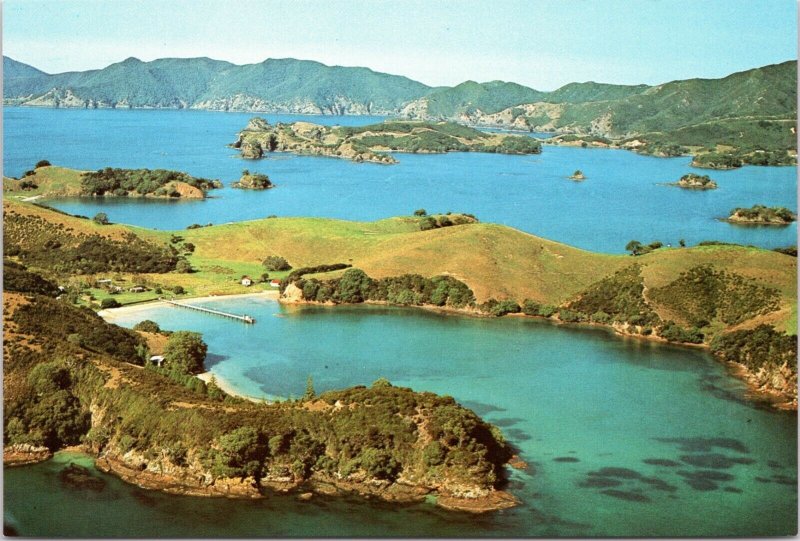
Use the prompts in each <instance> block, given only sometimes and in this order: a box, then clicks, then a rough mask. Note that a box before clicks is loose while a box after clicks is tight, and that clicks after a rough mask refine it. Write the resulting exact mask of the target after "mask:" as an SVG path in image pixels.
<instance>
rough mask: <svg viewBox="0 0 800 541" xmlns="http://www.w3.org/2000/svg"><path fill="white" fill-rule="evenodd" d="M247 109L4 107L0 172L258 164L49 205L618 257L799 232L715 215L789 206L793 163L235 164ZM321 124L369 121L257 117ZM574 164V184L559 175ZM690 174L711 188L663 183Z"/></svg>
mask: <svg viewBox="0 0 800 541" xmlns="http://www.w3.org/2000/svg"><path fill="white" fill-rule="evenodd" d="M251 116H253V115H251V114H246V113H214V112H204V111H116V110H61V109H34V108H13V107H12V108H5V109H4V111H3V119H4V144H5V151H4V156H3V164H4V172H5V174H6V175H13V176H19V175H21V174H22V173H23V172H24V171H25V170H27V169H30V168H32V166H33V164H35V163H36V162H37V161H38V160H40V159H43V158H46V159H48V160H50V161H51V162H52V163H54V164H58V165H64V166H68V167H74V168H78V169H98V168H101V167H106V166H110V167H148V168H151V169H154V168H170V169H178V170H183V171H187V172H189V173H191V174H194V175H198V176H205V177H211V178H219V179H221V180H222V181H223V182H224V183H225V184H226V186H227V185H230V184H231V183H232V182H234V181H236V180H238V178H239V175H240V174H241V171H242V169H243V168H248V169H250V170H251V171H257V172H261V173H266V174H268V175H269V176H270V178H271V179H272V180H273V182H275V183H276V185H277V187H276V188H275V189H272V190H267V191H264V192H253V191H247V190H236V189H231V188H227V187H226V188H224V189H222V190H217V191H214V192H212V195H213V197H212V198H210V199H207V200H205V201H191V202H188V201H183V202H181V201H178V202H169V201H142V200H125V199H112V198H109V199H97V200H85V199H84V200H53V201H50V202H49V203H48V204H51V205H52V206H54V207H56V208H59V209H61V210H64V211H66V212H70V213H73V214H82V215H85V216H94V214H96V213H97V212H101V211H102V212H106V213H107V214H108V215H109V217H110V219H111V220H112V221H115V222H120V223H129V224H135V225H142V226H146V227H155V228H158V229H182V228H185V227H186V226H187V225H190V224H192V223H202V224H205V223H208V222H211V223H215V224H218V223H224V222H230V221H238V220H249V219H255V218H263V217H266V216H269V215H272V214H275V215H278V216H323V217H332V218H342V219H349V220H376V219H381V218H386V217H389V216H397V215H408V214H411V213H412V212H413V210H415V209H418V208H425V209H427V210H428V211H429V212H447V211H453V212H470V213H473V214H475V215H476V216H477V217H478V218H480V219H481V220H483V221H487V222H496V223H501V224H506V225H509V226H512V227H516V228H518V229H521V230H523V231H527V232H529V233H533V234H535V235H539V236H543V237H546V238H549V239H553V240H556V241H560V242H564V243H567V244H571V245H574V246H578V247H581V248H585V249H589V250H596V251H603V252H614V253H621V252H623V251H624V247H625V244H626V243H627V242H628V241H629V240H631V239H638V240H640V241H642V242H651V241H654V240H660V241H662V242H663V243H665V244H677V242H678V241H679V240H680V239H685V240H686V242H688V243H689V244H694V243H697V242H700V241H702V240H722V241H727V242H736V243H742V244H754V245H757V246H763V247H768V248H774V247H778V246H787V245H792V244H795V243H796V236H797V228H796V225H795V224H793V225H791V226H788V227H783V228H775V227H752V226H751V227H742V226H734V225H731V224H727V223H724V222H720V221H718V220H717V218H720V217H725V216H727V215H728V212H729V211H730V210H731V209H732V208H734V207H749V206H751V205H753V204H757V203H758V204H765V205H781V206H786V207H789V208H791V209H792V210H796V209H797V193H796V187H797V181H796V174H797V168H796V167H745V168H742V169H738V170H734V171H703V170H699V169H693V168H691V167H690V166H689V162H690V159H689V158H671V159H664V158H653V157H646V156H639V155H636V154H634V153H631V152H627V151H622V150H603V149H582V148H567V147H549V146H545V147H544V152H543V153H542V154H541V155H537V156H503V155H492V154H476V153H453V154H447V155H411V154H398V155H397V158H398V159H399V160H400V163H399V164H397V165H392V166H386V165H378V164H356V163H352V162H349V161H346V160H340V159H334V158H318V157H300V156H294V155H289V154H277V155H272V156H270V157H269V158H268V159H265V160H261V161H245V160H242V159H240V158H239V157H238V156H237V152H236V151H235V150H234V149H231V148H227V147H226V145H227V144H228V143H231V142H232V141H234V140H235V139H236V133H237V132H238V131H239V130H241V129H242V128H243V127H244V126H245V125H246V123H247V120H248V119H249V118H250V117H251ZM266 117H267V118H268V119H269V120H270V121H271V122H277V121H283V122H289V121H294V120H298V119H304V120H309V121H311V122H318V123H325V124H350V125H358V124H367V123H370V122H377V121H380V120H382V119H381V118H379V117H326V116H305V117H304V116H290V115H266ZM575 169H581V170H583V171H584V173H585V174H586V175H587V177H588V180H586V181H585V182H572V181H569V180H567V179H566V177H567V176H568V175H570V174H572V172H573V171H574V170H575ZM690 171H695V172H698V173H703V174H705V173H708V174H710V175H711V176H712V178H714V179H716V180H717V182H718V184H719V186H720V188H719V189H718V190H713V191H707V192H701V191H688V190H681V189H678V188H675V187H670V186H665V185H663V184H664V183H668V182H674V181H676V180H677V179H678V178H680V176H682V175H683V174H685V173H687V172H690Z"/></svg>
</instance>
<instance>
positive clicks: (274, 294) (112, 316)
mask: <svg viewBox="0 0 800 541" xmlns="http://www.w3.org/2000/svg"><path fill="white" fill-rule="evenodd" d="M278 296H279V293H278V291H277V290H272V291H270V290H266V291H259V292H257V293H236V294H233V295H209V296H205V297H181V298H180V299H176V300H180V301H200V302H203V301H217V300H221V299H244V298H257V297H260V298H266V299H270V300H274V301H277V300H278ZM160 306H168V304H167V303H165V302H164V301H160V300H157V299H156V300H152V301H148V302H142V303H138V304H131V305H129V306H120V307H119V308H106V309H105V310H100V311H99V312H97V315H98V316H100V317H102V318H103V319H105V320H106V321H108V322H109V323H114V322H115V320H117V319H119V318H120V317H121V316H127V315H131V314H135V313H136V312H145V311H147V310H150V309H151V308H156V307H160Z"/></svg>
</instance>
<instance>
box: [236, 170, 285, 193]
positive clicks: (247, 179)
mask: <svg viewBox="0 0 800 541" xmlns="http://www.w3.org/2000/svg"><path fill="white" fill-rule="evenodd" d="M231 187H232V188H241V189H243V190H268V189H269V188H274V187H275V185H274V184H273V183H272V181H271V180H270V179H269V177H268V176H267V175H264V174H262V173H250V171H248V170H247V169H245V170H244V171H242V178H240V179H239V180H238V181H237V182H234V183H233V184H231Z"/></svg>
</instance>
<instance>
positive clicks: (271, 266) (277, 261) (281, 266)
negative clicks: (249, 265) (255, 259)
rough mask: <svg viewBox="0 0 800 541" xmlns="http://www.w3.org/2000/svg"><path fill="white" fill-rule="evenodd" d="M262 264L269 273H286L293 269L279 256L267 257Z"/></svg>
mask: <svg viewBox="0 0 800 541" xmlns="http://www.w3.org/2000/svg"><path fill="white" fill-rule="evenodd" d="M261 264H262V265H264V268H265V269H267V270H268V271H286V270H289V269H291V268H292V266H291V265H289V262H288V261H286V259H284V258H283V257H280V256H277V255H271V256H269V257H267V258H266V259H265V260H264V261H263V262H262V263H261Z"/></svg>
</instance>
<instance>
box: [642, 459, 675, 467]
mask: <svg viewBox="0 0 800 541" xmlns="http://www.w3.org/2000/svg"><path fill="white" fill-rule="evenodd" d="M642 462H644V463H645V464H650V465H651V466H666V467H668V468H674V467H676V466H680V465H681V463H680V462H675V461H674V460H669V459H667V458H645V459H644V460H642Z"/></svg>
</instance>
